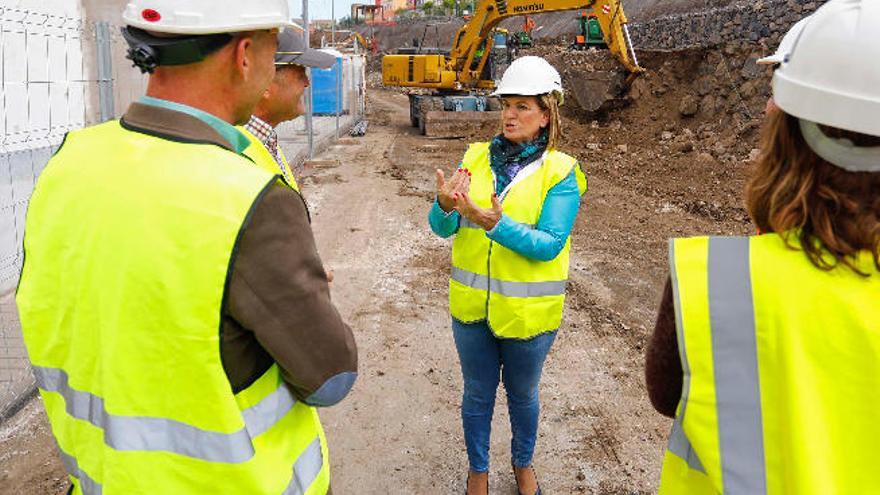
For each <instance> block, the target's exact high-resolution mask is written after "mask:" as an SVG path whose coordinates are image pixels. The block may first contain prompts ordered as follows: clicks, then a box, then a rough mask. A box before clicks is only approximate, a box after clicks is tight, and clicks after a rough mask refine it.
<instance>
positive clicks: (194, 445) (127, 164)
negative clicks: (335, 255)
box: [17, 121, 330, 495]
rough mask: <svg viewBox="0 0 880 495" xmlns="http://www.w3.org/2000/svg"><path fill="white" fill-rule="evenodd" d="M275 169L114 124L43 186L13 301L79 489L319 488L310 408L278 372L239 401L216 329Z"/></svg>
mask: <svg viewBox="0 0 880 495" xmlns="http://www.w3.org/2000/svg"><path fill="white" fill-rule="evenodd" d="M278 177H279V176H278V175H272V174H270V173H267V172H266V171H264V170H262V169H261V168H259V167H255V166H253V164H252V163H251V162H250V161H249V160H247V159H246V158H245V157H243V156H240V155H237V154H235V153H233V152H230V151H228V150H225V149H223V148H221V147H219V146H216V145H211V144H187V143H180V142H174V141H170V140H167V139H161V138H158V137H153V136H150V135H147V134H141V133H138V132H134V131H128V130H125V129H123V128H122V127H121V126H120V124H119V122H117V121H112V122H108V123H106V124H102V125H99V126H96V127H92V128H88V129H84V130H80V131H75V132H71V133H70V134H69V135H68V137H67V139H66V141H65V143H64V145H63V146H62V148H61V149H60V150H59V151H58V153H57V154H56V155H55V157H53V158H52V160H51V161H50V162H49V164H48V166H47V168H46V169H45V171H44V172H43V174H42V175H41V176H40V178H39V181H38V182H37V185H36V189H35V191H34V194H33V197H32V199H31V203H30V207H29V210H28V215H27V223H26V239H25V253H26V258H27V259H26V261H25V263H24V268H23V271H22V277H21V282H20V286H19V289H18V294H17V302H18V307H19V312H20V317H21V324H22V329H23V332H24V339H25V344H26V346H27V349H28V354H29V356H30V359H31V363H32V364H33V370H34V376H35V377H36V380H37V385H38V387H39V389H40V393H41V395H42V398H43V401H44V404H45V406H46V412H47V413H48V417H49V421H50V422H51V425H52V432H53V433H54V435H55V438H56V439H57V441H58V446H59V448H60V450H61V456H62V459H63V460H64V463H65V465H66V467H67V470H68V472H69V473H70V476H71V480H72V482H73V484H74V493H76V494H80V493H82V494H86V495H91V494H103V495H115V494H126V495H129V494H147V493H156V494H160V493H161V494H198V495H202V494H206V493H210V494H236V495H238V494H244V493H247V494H272V495H277V494H282V493H285V494H294V493H295V494H309V495H315V494H324V493H326V492H327V490H328V486H329V480H330V474H329V462H328V453H327V445H326V442H325V440H324V433H323V431H322V429H321V424H320V421H319V419H318V414H317V412H316V410H315V409H314V408H312V407H309V406H307V405H305V404H304V403H302V402H299V401H297V400H296V399H295V398H294V396H293V395H292V394H291V392H290V391H289V389H288V387H287V386H286V385H285V383H284V381H283V380H282V377H281V373H280V370H279V368H278V367H277V365H275V366H272V367H271V368H270V369H269V370H268V371H267V372H265V373H264V374H263V375H262V376H259V377H255V381H254V383H253V384H252V385H250V386H249V387H248V388H246V389H245V390H242V391H239V392H237V393H234V392H233V390H232V387H231V385H230V383H229V380H228V379H227V376H226V373H225V372H224V364H223V362H222V360H221V355H220V338H221V335H220V328H221V318H222V311H221V309H222V307H223V305H224V302H225V298H226V297H227V294H226V285H227V280H228V278H229V271H230V268H231V266H232V264H233V263H234V259H235V246H236V242H237V239H238V237H239V236H240V235H241V232H242V230H243V228H244V224H245V223H246V221H247V218H248V215H249V212H250V211H251V209H252V208H253V206H254V205H255V204H256V202H257V201H258V200H259V198H260V197H261V195H262V194H263V193H264V192H265V191H266V190H267V189H268V187H269V186H270V185H271V184H273V183H275V181H276V180H277V179H278Z"/></svg>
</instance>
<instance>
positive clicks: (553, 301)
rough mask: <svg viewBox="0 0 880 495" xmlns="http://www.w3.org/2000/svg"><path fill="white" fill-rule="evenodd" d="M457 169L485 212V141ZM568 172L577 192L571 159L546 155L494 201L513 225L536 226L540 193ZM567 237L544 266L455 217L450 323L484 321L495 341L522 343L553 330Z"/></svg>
mask: <svg viewBox="0 0 880 495" xmlns="http://www.w3.org/2000/svg"><path fill="white" fill-rule="evenodd" d="M462 167H464V168H467V169H468V170H469V171H470V172H471V173H472V174H473V175H472V176H471V184H470V192H469V195H470V196H471V199H473V201H474V202H475V203H476V204H477V205H478V206H480V207H481V208H491V207H492V194H494V193H495V175H494V173H493V172H492V167H491V166H490V165H489V143H476V144H473V145H471V146H470V147H469V148H468V150H467V152H466V153H465V156H464V160H463V161H462ZM572 170H574V171H575V175H576V177H577V181H578V185H579V186H580V192H581V194H583V193H584V192H586V189H587V181H586V178H585V177H584V174H583V172H582V171H581V169H580V166H578V164H577V160H576V159H574V158H573V157H571V156H568V155H566V154H564V153H561V152H559V151H549V152H546V153H545V154H544V155H543V157H542V158H541V159H539V160H537V161H535V162H533V163H532V164H530V165H528V166H526V167H525V168H524V169H523V170H522V171H520V172H519V174H517V176H516V178H515V179H514V180H513V181H512V182H511V184H510V185H509V186H508V187H507V189H506V190H505V191H504V192H503V193H502V194H501V195H500V196H499V199H500V200H501V202H502V205H503V207H504V213H505V214H506V215H508V216H509V217H510V218H511V219H512V220H514V221H516V222H519V223H523V224H526V225H531V226H535V225H537V223H538V219H539V217H540V216H541V207H542V206H543V204H544V199H545V198H546V197H547V192H548V191H550V189H552V188H553V186H555V185H557V184H559V183H560V182H561V181H562V180H563V179H565V178H566V177H568V175H569V174H570V173H571V172H572ZM570 250H571V238H569V239H568V241H567V242H566V243H565V247H564V248H563V249H562V251H561V252H560V253H559V255H558V256H557V257H556V258H554V259H553V260H551V261H537V260H533V259H530V258H527V257H525V256H523V255H521V254H518V253H516V252H514V251H512V250H510V249H507V248H506V247H504V246H502V245H500V244H498V243H496V242H494V241H492V240H490V239H489V238H488V237H487V236H486V231H485V230H483V229H482V228H480V227H479V226H477V225H473V224H471V223H470V222H468V221H467V220H466V219H465V218H464V217H462V219H461V223H460V226H459V230H458V233H456V235H455V240H454V241H453V244H452V276H451V278H450V281H449V308H450V312H451V313H452V316H453V318H455V319H457V320H459V321H461V322H464V323H471V322H475V321H483V320H487V321H488V324H489V327H490V328H491V329H492V332H493V333H494V334H495V335H496V336H498V337H502V338H513V339H529V338H532V337H534V336H536V335H540V334H541V333H545V332H550V331H553V330H556V329H557V328H559V325H560V323H561V322H562V310H563V306H564V303H565V286H566V283H567V281H568V261H569V251H570Z"/></svg>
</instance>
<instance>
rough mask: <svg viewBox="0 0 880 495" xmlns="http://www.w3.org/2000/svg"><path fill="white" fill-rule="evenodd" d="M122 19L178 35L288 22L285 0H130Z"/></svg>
mask: <svg viewBox="0 0 880 495" xmlns="http://www.w3.org/2000/svg"><path fill="white" fill-rule="evenodd" d="M122 19H123V20H124V21H125V24H127V25H129V26H132V27H136V28H139V29H143V30H145V31H153V32H157V33H168V34H181V35H202V34H217V33H235V32H241V31H256V30H261V29H276V28H277V29H280V28H283V27H286V26H291V25H292V22H291V21H290V12H289V7H288V4H287V0H219V1H218V0H130V1H129V2H128V5H127V6H126V7H125V12H124V13H123V14H122Z"/></svg>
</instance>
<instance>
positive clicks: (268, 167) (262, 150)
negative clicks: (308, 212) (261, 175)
mask: <svg viewBox="0 0 880 495" xmlns="http://www.w3.org/2000/svg"><path fill="white" fill-rule="evenodd" d="M236 129H238V130H239V132H241V133H242V134H244V135H245V137H247V138H248V141H250V143H251V144H250V145H248V147H247V149H245V150H244V154H245V156H247V157H248V158H250V159H251V160H253V161H254V163H256V164H257V165H259V166H260V167H261V168H262V169H263V170H265V171H266V172H269V173H270V174H273V175H276V174H278V172H282V174H281V176H282V178H283V179H284V181H285V182H287V184H288V185H289V186H290V187H292V188H293V190H294V191H297V192H299V184H297V183H296V177H294V176H293V171H292V170H291V169H290V163H288V161H287V157H286V156H284V151H282V150H281V146H279V147H278V157H279V158H281V166H280V167H279V165H278V162H276V161H275V157H273V156H272V153H269V150H268V149H266V145H264V144H263V142H262V141H260V138H258V137H257V136H254V133H252V132H251V131H249V130H247V128H246V127H244V126H240V127H236ZM282 168H283V169H284V170H283V171H282V170H281V169H282Z"/></svg>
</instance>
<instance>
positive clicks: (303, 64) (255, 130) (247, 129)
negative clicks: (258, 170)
mask: <svg viewBox="0 0 880 495" xmlns="http://www.w3.org/2000/svg"><path fill="white" fill-rule="evenodd" d="M335 62H336V58H335V57H333V55H330V54H329V53H326V52H322V51H320V50H314V49H312V48H309V47H307V46H306V45H305V40H304V38H303V36H302V32H301V30H299V29H287V30H285V31H283V32H281V33H280V34H279V35H278V51H277V52H276V53H275V78H274V79H273V80H272V83H271V84H270V85H269V88H268V89H266V91H265V92H264V93H263V97H262V98H261V99H260V101H259V102H258V103H257V106H256V108H255V109H254V114H253V115H252V116H251V118H250V120H249V121H248V123H247V124H245V126H244V129H243V132H244V134H245V135H246V136H247V137H248V138H249V139H250V141H251V145H250V146H248V148H247V149H246V150H245V154H246V155H247V156H249V157H250V158H251V159H253V160H254V162H255V163H257V164H258V165H260V166H263V167H264V168H265V169H266V170H267V171H269V172H271V173H280V174H281V175H282V176H284V179H285V180H286V181H287V183H288V184H290V186H291V187H293V188H294V189H296V190H299V185H298V184H297V183H296V178H295V177H294V174H293V171H292V170H291V167H290V164H289V163H288V161H287V158H286V157H285V156H284V152H283V151H282V150H281V147H280V146H279V145H278V133H277V132H276V130H275V128H276V127H278V125H279V124H281V123H282V122H287V121H288V120H293V119H296V118H297V117H299V116H300V115H303V114H304V113H305V105H304V102H303V94H304V93H305V90H306V88H308V87H309V75H308V72H307V69H308V68H316V69H328V68H330V67H332V66H333V64H334V63H335Z"/></svg>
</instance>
